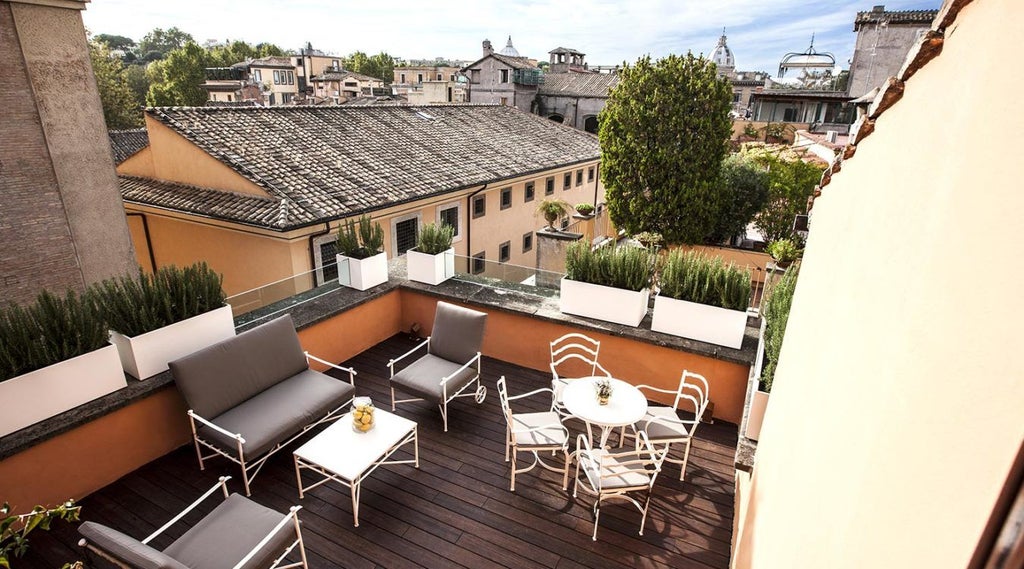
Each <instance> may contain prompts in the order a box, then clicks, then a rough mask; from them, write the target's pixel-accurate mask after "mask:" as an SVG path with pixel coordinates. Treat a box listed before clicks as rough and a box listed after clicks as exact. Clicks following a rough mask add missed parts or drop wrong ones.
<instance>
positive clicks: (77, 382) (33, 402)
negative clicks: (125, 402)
mask: <svg viewBox="0 0 1024 569" xmlns="http://www.w3.org/2000/svg"><path fill="white" fill-rule="evenodd" d="M127 385H128V382H127V380H126V379H125V377H124V371H123V370H122V369H121V361H120V360H119V359H118V357H117V348H115V347H114V346H106V347H103V348H100V349H98V350H96V351H93V352H89V353H88V354H83V355H81V356H78V357H77V358H71V359H70V360H64V361H62V362H59V363H55V364H53V365H51V366H48V367H44V368H43V369H37V370H36V371H31V372H29V373H26V374H24V375H19V376H18V377H14V378H11V379H8V380H7V381H0V401H2V402H3V412H0V437H2V436H4V435H7V434H10V433H13V432H14V431H18V430H21V429H24V428H25V427H28V426H29V425H34V424H36V423H38V422H39V421H42V420H43V419H48V418H50V417H53V416H54V415H58V414H60V413H63V412H64V411H68V410H69V409H74V408H75V407H78V406H79V405H82V404H84V403H88V402H90V401H92V400H93V399H96V398H98V397H103V396H104V395H106V394H108V393H112V392H114V391H117V390H118V389H121V388H122V387H126V386H127Z"/></svg>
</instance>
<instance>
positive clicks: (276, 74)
mask: <svg viewBox="0 0 1024 569" xmlns="http://www.w3.org/2000/svg"><path fill="white" fill-rule="evenodd" d="M280 82H281V74H280V73H279V72H277V71H274V84H275V85H277V84H278V83H280Z"/></svg>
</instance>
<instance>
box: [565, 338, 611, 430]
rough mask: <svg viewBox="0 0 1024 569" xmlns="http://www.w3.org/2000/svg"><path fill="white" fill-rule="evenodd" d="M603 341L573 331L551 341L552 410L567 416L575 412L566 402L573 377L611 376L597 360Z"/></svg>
mask: <svg viewBox="0 0 1024 569" xmlns="http://www.w3.org/2000/svg"><path fill="white" fill-rule="evenodd" d="M600 351H601V342H599V341H597V340H594V339H593V338H590V337H588V336H585V335H583V334H579V333H575V332H574V333H570V334H566V335H564V336H562V337H561V338H558V339H556V340H553V341H552V342H551V364H550V366H551V392H552V397H551V410H552V411H554V412H556V413H558V415H559V416H560V417H562V418H563V419H565V418H568V417H571V416H572V415H571V414H570V413H569V412H568V411H567V410H566V409H565V405H563V403H562V389H563V388H565V385H566V384H567V383H568V382H569V381H570V380H572V379H575V378H579V377H585V376H587V375H590V376H596V375H603V376H606V377H611V376H612V374H611V373H609V372H608V370H606V369H605V368H604V366H602V365H601V364H600V363H598V361H597V355H598V353H599V352H600Z"/></svg>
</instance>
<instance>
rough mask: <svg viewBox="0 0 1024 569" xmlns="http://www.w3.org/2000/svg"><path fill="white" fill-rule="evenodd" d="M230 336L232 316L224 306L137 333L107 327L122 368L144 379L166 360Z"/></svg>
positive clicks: (150, 375) (174, 358) (162, 367)
mask: <svg viewBox="0 0 1024 569" xmlns="http://www.w3.org/2000/svg"><path fill="white" fill-rule="evenodd" d="M234 335H235V319H234V317H233V316H232V314H231V307H230V306H227V305H224V306H222V307H220V308H217V309H214V310H211V311H209V312H205V313H203V314H200V315H198V316H193V317H192V318H189V319H187V320H182V321H181V322H175V323H174V324H171V325H170V326H164V327H163V328H158V329H156V330H153V331H150V332H146V333H145V334H141V335H139V336H125V335H124V334H121V333H120V332H116V331H114V330H111V331H110V343H111V344H114V345H115V346H117V352H118V354H119V355H120V356H121V365H122V366H124V371H125V372H126V373H128V375H130V376H132V377H134V378H136V379H146V378H150V377H153V376H154V375H156V374H158V373H160V372H163V371H167V362H171V361H174V360H176V359H178V358H180V357H183V356H187V355H189V354H191V353H192V352H196V351H199V350H201V349H202V348H205V347H206V346H209V345H211V344H216V343H217V342H220V341H221V340H226V339H228V338H230V337H232V336H234Z"/></svg>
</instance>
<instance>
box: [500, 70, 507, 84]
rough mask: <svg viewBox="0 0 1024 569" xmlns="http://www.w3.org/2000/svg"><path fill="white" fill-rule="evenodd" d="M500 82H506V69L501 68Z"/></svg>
mask: <svg viewBox="0 0 1024 569" xmlns="http://www.w3.org/2000/svg"><path fill="white" fill-rule="evenodd" d="M501 83H508V69H502V70H501Z"/></svg>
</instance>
